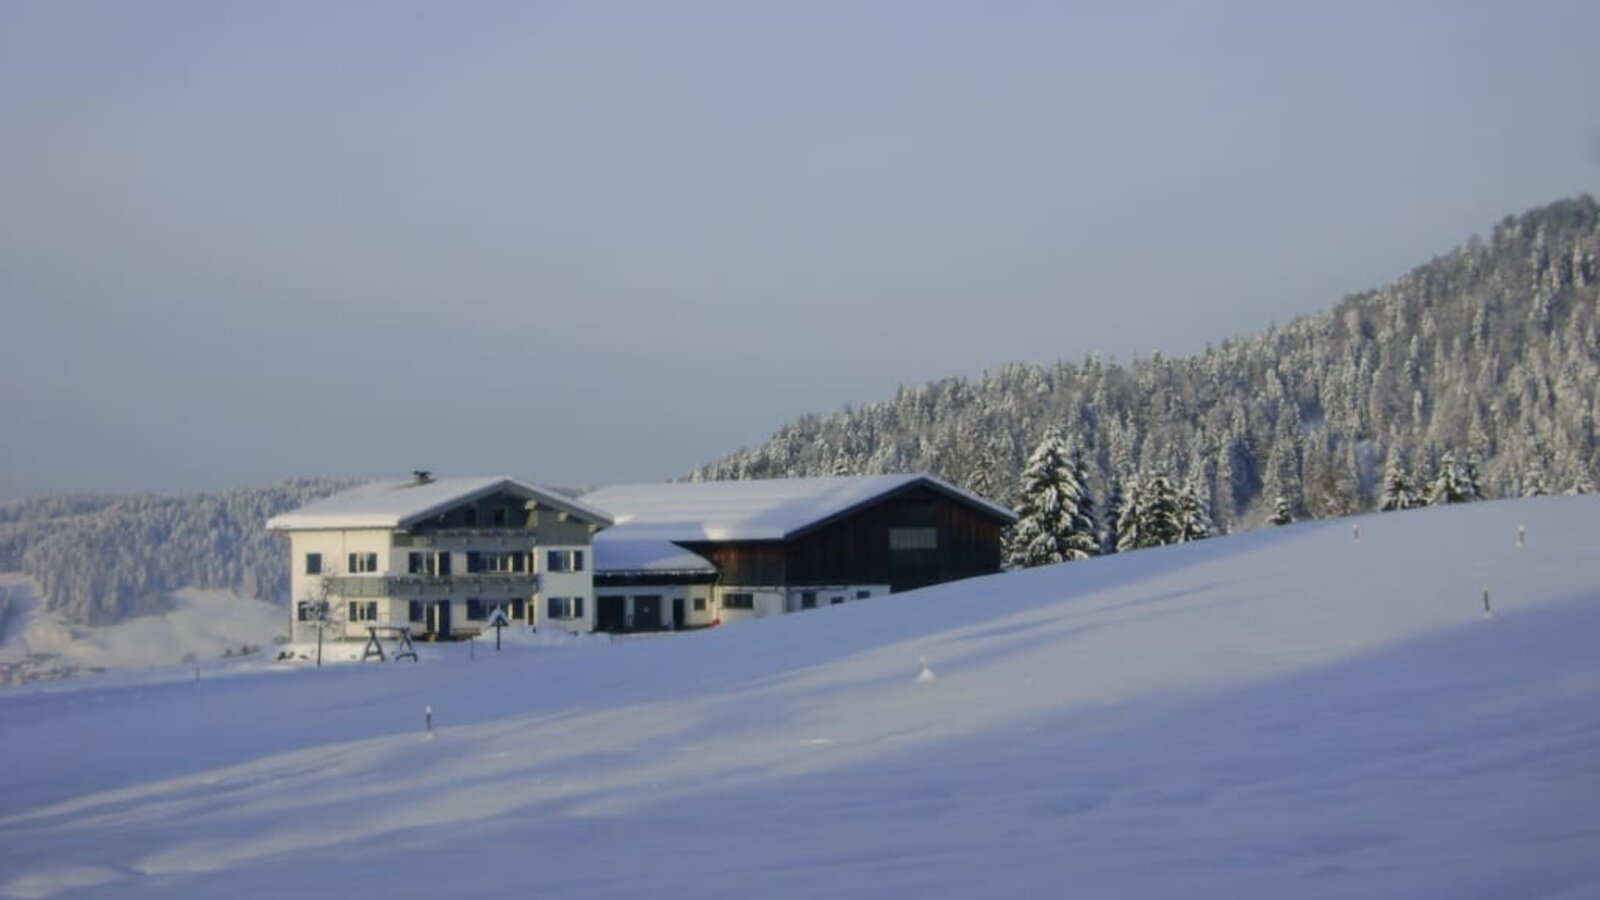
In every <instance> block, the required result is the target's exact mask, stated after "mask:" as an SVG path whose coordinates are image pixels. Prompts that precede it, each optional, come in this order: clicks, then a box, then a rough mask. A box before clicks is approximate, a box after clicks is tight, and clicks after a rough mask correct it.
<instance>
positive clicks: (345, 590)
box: [328, 572, 539, 599]
mask: <svg viewBox="0 0 1600 900" xmlns="http://www.w3.org/2000/svg"><path fill="white" fill-rule="evenodd" d="M328 587H329V593H330V594H332V595H334V596H337V597H341V598H346V599H348V598H356V597H394V598H396V599H411V598H423V597H440V598H443V597H500V596H513V597H527V596H532V595H533V594H534V593H535V592H537V591H538V590H539V576H538V575H537V574H536V573H532V572H473V573H470V574H467V575H444V576H438V575H340V576H336V577H334V578H332V579H329V585H328Z"/></svg>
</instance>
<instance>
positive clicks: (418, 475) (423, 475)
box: [411, 469, 433, 484]
mask: <svg viewBox="0 0 1600 900" xmlns="http://www.w3.org/2000/svg"><path fill="white" fill-rule="evenodd" d="M432 482H433V473H432V472H429V471H428V470H427V469H413V470H412V471H411V483H412V484H431V483H432Z"/></svg>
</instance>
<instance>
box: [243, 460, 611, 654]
mask: <svg viewBox="0 0 1600 900" xmlns="http://www.w3.org/2000/svg"><path fill="white" fill-rule="evenodd" d="M610 525H611V517H610V516H608V515H607V514H606V513H604V512H601V511H600V510H598V509H596V508H594V507H593V506H591V505H589V504H586V503H583V502H580V501H578V500H574V499H572V498H571V497H566V496H563V495H561V494H559V493H557V492H555V491H552V490H549V489H547V488H542V487H539V486H537V485H533V484H529V483H528V482H525V481H519V480H517V479H515V478H505V477H495V478H439V479H435V478H432V477H430V476H429V474H428V473H427V472H417V473H415V476H414V477H412V478H410V479H406V480H401V481H377V482H371V483H368V484H363V485H361V486H359V487H354V488H351V489H349V490H347V491H343V492H341V493H338V494H335V495H333V496H331V497H328V498H326V499H323V500H319V501H316V502H314V503H310V504H307V505H306V506H303V507H301V508H300V509H297V510H295V511H293V512H290V513H286V514H284V515H281V516H276V517H274V518H273V519H272V520H270V521H269V522H268V523H267V528H268V529H270V530H272V531H277V532H281V533H284V534H287V535H288V536H289V564H290V582H289V583H290V628H291V633H292V634H294V635H295V637H296V639H301V638H303V637H304V636H305V634H306V627H307V623H308V622H310V621H312V620H313V619H314V618H315V611H316V608H317V607H318V605H320V604H322V603H328V604H329V605H330V606H331V607H332V608H333V610H334V613H335V614H334V618H336V619H342V620H343V621H344V634H345V636H346V637H364V636H365V635H366V632H367V626H368V625H374V624H382V625H409V627H410V628H411V632H412V634H414V635H418V636H422V637H429V638H433V639H448V638H456V637H465V636H468V635H471V634H474V633H477V632H479V631H481V630H483V627H484V624H485V622H486V620H487V619H488V616H489V613H490V612H491V611H492V610H493V609H494V608H496V607H499V608H501V609H503V610H504V611H505V613H506V615H507V617H508V618H509V619H510V620H511V621H512V622H514V623H518V624H527V625H536V626H548V627H554V628H561V629H564V630H569V631H592V630H593V629H594V616H595V608H594V589H593V576H592V570H593V564H592V553H591V545H592V542H593V537H594V534H595V532H597V531H599V530H600V529H603V528H606V527H608V526H610Z"/></svg>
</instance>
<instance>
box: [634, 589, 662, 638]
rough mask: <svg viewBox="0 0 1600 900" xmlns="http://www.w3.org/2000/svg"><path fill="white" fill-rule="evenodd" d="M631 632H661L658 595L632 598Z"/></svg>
mask: <svg viewBox="0 0 1600 900" xmlns="http://www.w3.org/2000/svg"><path fill="white" fill-rule="evenodd" d="M633 630H634V631H659V630H661V595H660V594H643V595H639V596H635V597H634V598H633Z"/></svg>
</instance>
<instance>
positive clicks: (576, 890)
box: [0, 497, 1600, 898]
mask: <svg viewBox="0 0 1600 900" xmlns="http://www.w3.org/2000/svg"><path fill="white" fill-rule="evenodd" d="M1353 524H1355V525H1359V529H1360V536H1359V540H1357V539H1356V536H1355V534H1354V533H1353V531H1352V525H1353ZM1519 526H1526V544H1525V546H1521V547H1519V546H1517V532H1518V527H1519ZM1485 589H1487V590H1488V591H1489V596H1490V600H1491V603H1492V606H1493V610H1494V614H1493V616H1492V617H1490V616H1486V615H1485V613H1484V608H1483V594H1484V591H1485ZM1596 647H1600V498H1593V497H1574V498H1543V499H1538V500H1528V501H1509V502H1499V503H1481V504H1472V505H1465V506H1454V507H1448V508H1438V509H1427V510H1419V511H1413V512H1406V513H1393V514H1384V515H1378V516H1369V517H1366V518H1362V519H1357V520H1343V521H1337V522H1319V523H1313V524H1308V525H1300V526H1292V527H1288V528H1281V529H1273V530H1270V531H1261V532H1254V533H1250V534H1246V535H1242V536H1239V537H1233V538H1226V539H1218V540H1212V541H1206V542H1202V543H1198V544H1190V545H1184V546H1179V547H1173V548H1166V549H1161V550H1150V551H1141V552H1137V553H1130V554H1124V555H1119V556H1114V557H1110V558H1107V559H1104V560H1097V561H1092V562H1086V563H1069V564H1066V565H1063V566H1059V567H1054V568H1050V569H1036V570H1031V571H1028V572H1024V573H1019V574H1012V575H1002V576H997V577H993V578H987V579H980V580H974V581H970V582H965V583H961V584H955V585H946V586H944V587H941V588H935V589H931V590H927V591H922V592H919V593H915V594H905V595H898V596H894V597H888V598H882V599H876V600H872V601H870V602H865V603H860V604H855V605H846V606H842V607H834V608H828V609H822V610H817V611H815V612H808V613H803V614H799V615H794V616H787V617H782V618H778V619H770V620H763V621H758V622H753V623H748V624H743V625H739V626H736V627H730V628H725V629H718V630H713V631H708V632H701V633H697V634H691V635H672V636H663V637H659V638H654V639H643V640H633V641H619V642H617V643H614V644H609V645H606V644H585V645H580V646H574V647H571V648H548V647H539V648H517V649H512V650H507V651H506V652H504V653H501V654H499V655H495V654H492V653H489V654H485V653H484V652H483V648H482V647H481V646H480V647H479V648H478V651H479V652H478V655H477V658H476V659H469V658H468V656H467V652H468V651H467V648H466V647H465V646H464V645H461V646H450V647H443V648H436V650H437V651H438V654H437V655H436V656H435V657H434V658H432V659H430V660H428V661H425V662H423V663H421V664H411V663H399V664H394V663H390V664H383V665H376V664H374V665H365V666H358V665H346V666H336V667H330V668H324V669H322V670H310V669H299V670H295V671H281V672H278V671H261V670H260V669H259V668H258V669H256V670H248V669H245V668H240V669H237V670H235V671H232V672H231V673H227V672H224V673H218V672H214V671H208V672H206V673H205V676H204V677H202V678H201V679H200V680H199V682H198V683H196V682H194V681H193V679H192V678H184V679H182V680H178V679H176V678H175V679H174V680H173V681H171V682H168V683H161V684H151V683H148V682H147V681H146V682H141V683H132V682H131V681H129V680H127V679H124V678H120V677H117V676H107V677H103V678H94V679H83V680H79V681H76V682H72V683H64V684H60V685H43V686H33V687H28V688H24V689H20V690H15V691H10V692H7V693H6V694H4V695H0V894H5V895H11V896H20V897H44V896H55V895H61V894H77V895H88V896H105V897H129V896H144V895H160V896H163V897H167V896H177V897H207V898H209V897H217V896H229V897H311V896H329V897H332V896H341V897H344V896H377V895H383V896H400V897H445V896H451V897H454V896H473V897H490V896H518V897H522V896H560V897H571V896H589V897H623V896H653V897H694V898H705V897H741V898H743V897H774V896H780V897H787V896H808V897H809V896H817V897H822V896H826V897H834V896H862V897H880V896H915V897H923V898H926V897H982V896H1058V895H1065V894H1068V893H1070V894H1072V895H1075V896H1089V897H1119V898H1128V897H1173V896H1199V897H1229V898H1239V897H1271V898H1284V897H1295V898H1317V897H1408V898H1413V897H1450V898H1463V897H1466V898H1471V897H1486V898H1487V897H1531V896H1541V897H1561V898H1579V897H1595V896H1600V853H1596V852H1595V850H1596V848H1597V847H1600V802H1597V801H1600V654H1597V653H1596V652H1595V648H1596ZM923 658H926V660H927V664H928V666H929V668H930V669H931V671H932V672H933V673H934V674H935V675H936V676H937V677H934V678H931V679H929V678H919V677H918V672H919V667H920V661H921V660H922V659H923ZM430 705H431V707H432V709H433V712H434V716H435V721H436V726H437V731H436V733H435V736H434V737H433V738H431V739H429V738H426V737H425V736H424V734H423V713H424V707H425V706H430Z"/></svg>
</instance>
